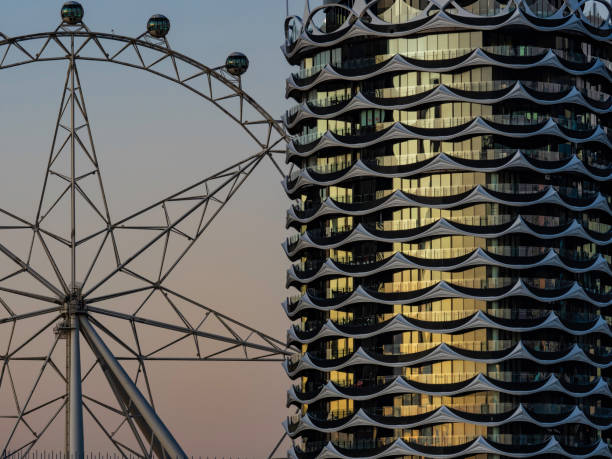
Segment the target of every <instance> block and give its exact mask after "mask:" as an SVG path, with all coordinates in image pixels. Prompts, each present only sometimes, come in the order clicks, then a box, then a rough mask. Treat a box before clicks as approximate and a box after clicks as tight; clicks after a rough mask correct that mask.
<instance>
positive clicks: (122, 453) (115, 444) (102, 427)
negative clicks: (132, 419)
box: [83, 395, 140, 459]
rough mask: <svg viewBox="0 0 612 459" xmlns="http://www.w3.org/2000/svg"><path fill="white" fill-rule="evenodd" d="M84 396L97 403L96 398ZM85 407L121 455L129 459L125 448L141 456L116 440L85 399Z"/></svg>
mask: <svg viewBox="0 0 612 459" xmlns="http://www.w3.org/2000/svg"><path fill="white" fill-rule="evenodd" d="M83 398H87V400H91V401H93V402H94V403H97V402H96V401H95V400H93V399H91V398H89V397H85V395H83ZM83 408H85V411H86V412H87V413H88V414H89V416H91V418H92V419H93V421H94V422H95V423H96V425H97V426H98V428H99V429H100V430H101V431H102V432H103V433H104V436H105V437H106V438H107V439H108V440H109V441H110V442H111V443H112V444H113V445H114V446H115V448H116V449H117V452H118V453H119V454H120V455H121V457H123V458H124V459H128V456H127V455H126V454H125V453H124V452H123V448H125V449H126V450H128V451H129V452H130V454H134V455H135V456H140V455H139V454H138V453H136V452H135V451H132V450H131V449H130V448H128V447H126V446H125V445H122V444H121V443H120V442H118V441H117V440H115V439H114V438H113V436H112V435H111V433H110V432H109V431H108V429H107V428H106V427H105V426H104V424H103V423H102V422H101V421H100V419H98V417H97V416H96V415H95V414H94V412H93V411H92V410H91V408H89V405H88V404H87V403H85V402H84V401H83ZM118 414H123V412H118Z"/></svg>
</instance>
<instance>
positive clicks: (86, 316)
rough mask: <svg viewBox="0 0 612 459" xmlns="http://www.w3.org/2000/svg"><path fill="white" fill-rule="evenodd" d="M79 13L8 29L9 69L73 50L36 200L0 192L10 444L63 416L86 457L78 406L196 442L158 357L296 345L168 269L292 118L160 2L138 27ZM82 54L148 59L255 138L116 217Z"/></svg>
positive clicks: (2, 59)
mask: <svg viewBox="0 0 612 459" xmlns="http://www.w3.org/2000/svg"><path fill="white" fill-rule="evenodd" d="M83 15H84V10H83V7H82V6H81V5H80V4H79V3H77V2H67V3H65V4H64V5H63V7H62V9H61V19H62V20H61V24H60V25H59V26H58V27H57V28H56V29H55V30H53V31H51V32H45V33H37V34H30V35H23V36H18V37H7V36H5V35H4V34H2V33H0V70H4V69H8V68H12V67H16V66H23V65H26V64H34V63H42V62H52V61H65V62H66V64H67V69H66V75H65V79H64V86H63V89H62V91H61V101H60V104H59V109H58V115H57V120H56V125H55V129H54V135H53V139H52V141H51V148H50V153H49V155H48V161H47V162H46V164H45V173H44V175H43V180H42V184H41V194H40V199H39V200H38V203H37V205H36V208H35V209H33V212H32V214H31V215H17V214H16V213H15V212H12V211H9V210H7V209H5V208H3V207H2V206H1V205H0V235H5V234H6V235H7V236H6V237H4V238H0V259H1V260H2V262H1V263H0V393H2V391H4V392H5V393H8V394H10V395H11V397H9V398H11V399H12V400H11V403H10V406H7V405H8V404H0V410H3V411H4V412H0V420H1V421H2V422H4V424H2V427H1V428H0V451H1V453H0V457H2V458H6V457H16V456H24V455H27V454H28V453H30V452H31V451H34V450H33V448H35V447H36V446H37V444H38V442H39V441H40V440H41V439H42V438H43V437H44V436H45V433H47V432H48V431H49V429H50V427H51V426H53V425H54V423H55V424H56V423H61V422H65V442H66V444H65V452H66V455H67V457H76V458H78V457H83V455H84V452H85V447H86V445H85V444H84V439H83V432H84V429H83V425H84V419H87V420H88V421H87V422H89V423H91V424H92V425H94V426H96V427H97V428H98V429H99V432H101V434H102V435H103V436H104V437H105V438H106V439H107V440H108V442H109V444H110V445H112V447H113V448H114V452H115V453H116V454H118V455H119V456H121V457H134V456H136V457H153V456H156V457H172V458H182V457H187V455H186V454H185V452H184V451H183V449H182V448H181V446H180V445H179V444H178V443H177V441H176V440H175V438H174V437H173V435H172V434H171V428H170V427H171V426H166V425H165V424H164V423H163V421H162V420H161V418H160V417H159V415H158V414H157V412H156V410H155V408H154V407H155V405H154V397H153V392H152V390H151V381H150V373H149V372H147V365H148V364H149V363H150V362H152V361H157V362H160V361H161V362H164V361H196V362H206V361H261V362H275V361H279V360H283V359H284V357H285V356H287V355H290V354H292V353H293V351H292V350H291V349H289V348H288V347H287V346H286V344H285V343H284V342H282V341H280V340H277V339H275V338H273V337H271V336H268V335H266V334H264V333H262V332H260V331H258V330H257V329H255V328H253V327H250V326H248V325H245V324H243V323H241V322H239V321H238V320H235V319H232V318H230V317H228V316H226V315H224V314H222V313H219V312H217V311H215V310H214V309H212V308H211V307H209V306H207V305H204V304H202V303H201V302H199V301H198V300H196V299H192V298H189V297H188V296H186V295H184V294H182V293H181V292H179V291H176V290H175V289H172V288H171V287H169V286H168V282H167V279H168V276H169V275H170V274H171V273H172V272H174V271H175V269H176V268H177V266H178V265H179V263H180V262H181V260H183V258H184V257H185V255H186V254H187V253H188V252H189V250H190V249H192V247H193V246H194V244H195V243H196V242H197V241H198V239H199V238H200V237H201V236H202V235H203V233H204V232H206V230H207V228H209V226H210V225H211V223H212V222H213V220H214V219H215V218H216V217H217V216H218V215H219V213H220V212H221V211H222V210H223V209H224V208H225V206H227V204H228V203H229V202H230V201H231V200H232V198H233V197H234V196H235V195H236V193H237V192H238V190H239V189H240V187H241V186H242V185H243V184H244V183H245V181H246V180H247V179H248V178H249V176H250V175H251V174H252V173H253V171H254V170H255V169H256V168H257V167H258V166H259V165H260V164H262V163H264V162H267V161H269V160H271V161H272V164H273V165H274V166H275V167H276V169H278V171H279V173H280V174H281V175H283V171H282V169H281V168H280V167H279V165H278V163H277V162H276V160H275V158H274V156H275V155H276V154H283V153H284V152H285V149H284V147H285V145H284V144H285V142H286V137H285V132H284V130H283V128H282V126H281V125H280V123H279V122H277V121H276V120H275V119H274V118H272V117H271V116H270V115H269V114H268V113H267V112H266V111H265V110H264V109H263V108H262V107H261V106H260V105H259V104H258V103H257V102H256V101H255V100H254V99H253V98H252V97H250V96H249V95H248V94H247V93H246V92H245V91H244V90H243V89H242V84H241V77H242V75H243V74H244V73H245V72H246V70H247V68H248V65H249V61H248V59H247V57H246V56H245V55H243V54H241V53H233V54H231V55H230V56H229V57H228V58H227V61H226V63H225V65H223V66H220V67H214V68H212V67H208V66H206V65H204V64H202V63H200V62H198V61H197V60H195V59H192V58H190V57H188V56H186V55H184V54H181V53H179V52H176V51H174V50H173V49H172V48H171V47H170V44H169V42H168V40H167V34H168V32H169V30H170V21H169V20H168V19H167V18H166V17H164V16H161V15H156V16H153V17H151V19H150V20H149V21H148V23H147V30H146V32H145V33H143V34H142V35H140V36H138V37H136V38H130V37H125V36H121V35H117V34H114V33H98V32H93V31H91V30H90V29H89V28H88V27H87V26H86V25H85V23H84V22H83ZM84 61H97V62H107V63H114V64H119V65H122V66H126V67H131V68H135V69H140V70H143V71H146V72H148V73H150V74H153V75H156V76H158V77H161V78H163V79H165V80H167V81H168V82H172V83H174V84H177V85H180V86H182V87H184V88H185V89H186V90H188V91H190V93H191V94H193V96H195V97H198V98H200V99H202V100H203V101H205V102H207V103H210V104H212V105H214V106H215V107H216V108H217V109H218V110H220V111H221V112H222V113H223V114H224V115H225V116H226V117H228V118H229V119H231V120H232V121H233V122H234V123H235V124H236V125H237V126H239V127H240V128H241V129H242V130H243V131H244V132H245V133H246V135H247V136H248V138H249V139H250V141H251V144H252V145H253V151H252V152H251V154H250V155H249V156H247V157H246V158H245V159H243V160H241V161H239V162H238V163H236V164H233V165H231V166H229V167H227V168H225V169H223V170H221V171H219V172H217V173H215V174H212V175H210V176H209V177H206V178H204V179H202V180H200V181H198V182H197V183H194V184H192V185H190V186H188V187H185V188H183V189H181V190H179V191H177V192H176V193H173V194H171V195H170V196H167V197H166V198H164V199H162V200H160V201H158V202H155V203H152V204H151V205H148V206H146V207H145V208H143V209H140V210H137V211H135V212H133V213H131V214H130V215H128V216H125V217H121V218H117V217H116V216H115V215H113V214H112V213H111V211H110V206H109V202H108V199H107V193H106V192H105V188H104V182H103V177H102V174H101V167H100V162H99V157H98V154H97V152H96V148H95V144H94V139H93V136H92V128H91V123H90V119H89V117H88V114H87V108H86V103H85V102H86V101H85V96H84V89H83V86H82V81H81V78H80V77H79V70H78V65H79V64H80V63H81V62H84ZM25 240H27V244H21V245H20V244H17V243H15V244H11V242H16V241H21V242H23V241H25ZM23 245H25V246H26V247H25V248H24V247H21V246H23ZM86 355H87V356H88V357H86ZM24 367H27V368H28V369H29V370H30V373H31V374H32V377H31V378H30V379H29V380H28V381H26V382H27V384H26V386H27V387H23V385H24V384H23V382H24V381H23V380H21V382H17V379H16V377H15V375H16V373H18V371H19V369H20V368H24ZM130 368H131V370H130ZM93 375H97V376H93ZM93 379H95V380H96V381H98V383H99V381H100V380H103V381H104V386H105V388H106V392H105V394H106V396H108V399H103V397H102V395H100V394H99V391H98V390H97V389H96V390H94V391H91V390H90V389H89V383H90V382H91V381H92V380H93ZM18 386H19V387H18Z"/></svg>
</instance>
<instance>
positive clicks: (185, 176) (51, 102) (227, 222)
mask: <svg viewBox="0 0 612 459" xmlns="http://www.w3.org/2000/svg"><path fill="white" fill-rule="evenodd" d="M61 3H62V2H61V1H54V0H21V1H19V2H15V1H12V2H8V1H5V2H2V13H1V15H0V31H1V32H3V33H4V34H6V35H8V36H15V35H22V34H26V33H33V32H41V31H48V30H52V29H54V28H55V27H56V26H57V25H58V23H59V8H60V6H61ZM82 3H83V5H84V7H85V22H86V24H87V25H88V26H89V28H90V29H92V30H95V31H101V32H110V31H112V30H114V31H115V32H116V33H118V34H122V35H128V36H137V35H139V34H140V33H142V31H143V30H144V28H145V24H146V20H147V19H148V17H149V16H150V15H152V14H155V13H162V14H165V15H166V16H168V17H169V18H170V19H171V21H172V29H171V32H170V35H169V40H170V43H171V45H172V47H173V48H174V49H176V50H178V51H180V52H182V53H184V54H187V55H189V56H191V57H193V58H195V59H197V60H199V61H201V62H203V63H205V64H207V65H208V66H210V67H215V66H217V65H221V64H222V63H223V62H224V60H225V57H226V55H227V54H229V53H230V52H232V51H236V50H240V51H242V52H244V53H245V54H247V55H248V56H249V58H250V60H251V67H250V69H249V72H248V74H247V76H246V79H245V80H244V87H245V88H246V90H247V91H248V92H249V93H250V94H251V95H253V96H254V97H255V99H257V100H258V101H259V102H260V103H261V104H262V105H263V106H264V107H265V108H266V109H267V110H268V111H269V112H270V113H271V114H272V115H274V116H276V117H279V116H280V114H281V113H282V111H283V110H285V109H286V108H287V107H288V103H287V102H286V101H285V100H284V79H285V77H286V76H287V74H288V72H289V71H290V68H289V66H288V65H287V64H286V63H285V61H284V58H283V56H282V53H281V51H280V49H279V46H280V45H281V43H282V41H283V20H284V17H285V1H284V0H265V1H259V2H252V1H248V0H223V1H210V0H199V1H196V0H174V1H172V2H169V1H167V0H166V1H161V0H129V1H125V0H122V1H119V0H104V1H101V0H82ZM293 3H294V4H295V3H298V4H301V1H297V0H293ZM79 69H80V73H81V80H82V83H83V87H84V90H85V97H86V99H87V103H88V110H89V116H90V120H91V122H92V125H93V135H94V139H95V141H96V147H97V150H98V157H99V158H100V162H101V165H102V170H103V174H104V179H105V184H106V187H107V191H108V194H109V199H110V201H111V210H113V212H114V213H115V215H123V214H125V213H127V212H128V211H129V210H135V209H138V208H139V207H142V206H143V205H145V204H146V203H150V202H153V201H154V200H156V199H158V198H161V197H163V196H164V195H166V194H168V193H169V192H171V191H174V190H178V189H179V188H180V187H181V186H183V185H188V184H190V183H192V182H195V181H196V180H197V179H199V178H203V177H205V176H206V175H208V174H209V173H211V172H214V171H216V170H219V169H221V168H222V167H224V166H225V165H229V164H231V163H233V162H235V161H237V160H238V159H240V158H243V157H245V156H247V155H248V154H250V153H253V151H251V150H250V147H251V144H250V143H249V142H247V141H246V140H245V139H244V136H243V135H242V134H241V133H239V132H238V131H237V129H236V127H235V126H234V125H233V124H232V123H231V122H230V121H228V120H226V119H224V118H223V117H220V116H219V113H218V112H217V111H215V110H214V109H212V108H211V107H209V106H207V105H206V104H205V102H203V101H202V100H199V99H198V98H196V97H194V96H193V95H192V94H190V93H188V92H187V91H186V90H184V89H183V88H180V87H175V86H173V85H172V84H170V83H168V82H166V81H162V80H161V79H159V78H155V77H153V76H151V75H148V74H145V73H144V72H139V71H136V70H131V69H125V68H122V67H118V66H113V65H111V64H89V65H81V66H80V68H79ZM64 72H65V64H64V63H61V64H35V65H30V66H25V67H20V68H18V69H14V70H9V71H3V72H0V126H1V127H0V139H1V140H0V153H1V154H2V165H3V166H2V167H0V203H1V205H2V206H4V207H10V208H14V209H19V210H22V211H23V212H21V213H22V214H28V213H31V212H33V210H34V203H35V200H36V196H37V194H38V193H39V190H40V184H41V179H42V176H43V172H44V169H43V167H44V164H45V161H46V156H47V155H48V150H49V146H50V141H51V133H52V130H53V127H54V118H55V116H56V112H57V106H58V103H59V98H60V96H61V86H62V83H63V77H64ZM288 205H289V201H288V199H287V198H286V196H285V195H284V193H283V190H282V188H281V186H280V178H279V175H278V173H277V172H276V171H275V170H274V169H273V168H272V166H271V164H269V163H266V164H263V165H262V166H260V168H259V169H258V170H257V171H256V173H255V174H254V176H253V177H252V178H251V179H250V180H249V182H248V183H247V184H246V185H245V187H244V188H243V189H242V190H241V191H240V194H239V196H237V198H236V199H235V201H234V202H233V203H232V204H231V205H230V206H229V208H227V209H226V210H225V211H224V213H223V214H222V215H221V216H220V217H219V218H218V219H217V220H216V221H215V223H214V225H213V227H212V228H211V230H210V231H209V232H208V234H206V235H205V236H204V237H203V239H202V240H201V241H200V244H199V245H198V246H197V248H196V249H194V250H193V252H191V254H190V256H188V257H187V259H186V260H185V262H184V263H183V266H182V268H181V269H180V271H179V273H178V277H176V276H175V282H174V285H175V286H178V287H180V289H181V291H182V292H184V293H186V294H187V295H188V296H191V297H193V298H196V299H198V300H200V301H202V302H203V303H206V304H208V305H210V306H212V307H214V308H216V309H218V310H220V311H223V312H224V313H226V314H228V315H231V316H234V317H236V318H239V319H240V320H243V321H244V322H247V323H249V324H251V325H253V326H254V327H256V328H259V329H261V330H262V331H264V332H266V333H268V334H270V335H273V336H275V337H278V338H280V339H284V336H285V331H286V328H287V326H288V321H287V319H286V318H285V316H284V313H283V311H282V309H281V307H280V302H281V301H282V300H283V298H284V297H285V296H286V295H287V292H286V290H285V288H284V281H285V270H286V268H287V267H288V260H287V259H286V257H285V255H284V252H283V251H282V248H281V247H280V243H281V242H282V241H283V240H284V238H285V237H286V236H287V234H288V232H287V231H286V230H285V229H284V220H285V209H286V208H287V206H288ZM151 371H152V373H153V380H154V382H153V386H154V387H153V389H154V391H155V392H156V394H157V408H158V411H159V412H160V413H161V415H162V417H163V419H164V420H165V422H166V423H167V424H168V425H169V427H170V428H171V430H172V431H173V432H174V433H175V436H176V437H177V439H178V441H179V442H180V443H181V444H182V445H183V447H184V449H185V450H186V451H187V452H188V453H190V454H193V455H195V456H211V457H214V456H217V457H222V456H225V457H230V456H231V457H238V456H239V457H267V454H268V453H269V451H270V450H271V448H272V446H273V445H274V444H275V443H276V441H277V440H278V439H279V438H280V436H281V434H282V427H281V425H280V423H281V421H282V420H283V419H284V417H285V416H286V415H287V413H288V412H289V411H288V410H287V409H286V408H285V399H286V389H287V388H288V386H289V380H288V378H287V377H286V375H285V373H284V371H283V370H282V369H281V367H280V364H274V363H245V364H208V363H204V364H175V365H168V364H164V365H158V366H157V367H155V368H154V369H153V370H151ZM61 444H62V439H61V438H59V437H58V436H57V434H54V435H51V437H50V438H45V440H44V442H43V446H44V447H46V448H56V449H59V448H60V445H61ZM86 444H87V449H90V450H94V451H98V450H100V449H102V448H103V446H102V445H104V443H103V442H102V439H101V438H99V437H98V436H97V434H95V435H94V434H90V435H87V437H86ZM103 451H104V450H103Z"/></svg>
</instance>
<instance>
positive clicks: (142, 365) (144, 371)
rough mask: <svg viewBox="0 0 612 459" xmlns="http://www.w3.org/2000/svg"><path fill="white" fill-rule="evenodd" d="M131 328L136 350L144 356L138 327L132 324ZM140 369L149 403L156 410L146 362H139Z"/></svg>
mask: <svg viewBox="0 0 612 459" xmlns="http://www.w3.org/2000/svg"><path fill="white" fill-rule="evenodd" d="M130 327H131V329H132V334H133V335H134V342H135V343H136V349H137V350H138V355H142V347H141V346H140V338H139V336H138V330H137V329H136V325H135V323H134V322H130ZM139 368H141V369H142V375H143V378H144V380H145V386H146V388H147V395H148V397H149V403H150V404H151V407H152V408H153V409H155V400H154V399H153V391H152V390H151V381H150V380H149V374H148V372H147V367H146V365H145V362H144V360H142V359H141V360H140V361H139Z"/></svg>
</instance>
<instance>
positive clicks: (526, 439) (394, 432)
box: [283, 0, 612, 459]
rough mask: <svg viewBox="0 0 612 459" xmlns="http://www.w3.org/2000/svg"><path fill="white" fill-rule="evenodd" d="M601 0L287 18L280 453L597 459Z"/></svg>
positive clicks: (603, 175) (373, 7)
mask: <svg viewBox="0 0 612 459" xmlns="http://www.w3.org/2000/svg"><path fill="white" fill-rule="evenodd" d="M319 3H321V2H319ZM610 9H611V7H610V5H609V4H608V3H605V2H604V1H603V0H602V1H601V2H600V1H594V0H588V1H586V2H584V1H583V2H578V1H575V0H565V1H563V0H508V1H506V0H500V1H499V2H498V1H497V0H454V1H438V0H374V1H372V0H369V1H365V0H354V1H353V0H338V1H329V0H327V1H324V2H322V4H321V5H320V6H315V5H310V6H308V5H307V7H306V9H305V13H304V14H303V15H302V16H301V17H297V16H292V17H289V18H288V19H287V22H286V24H285V31H286V37H287V41H286V43H285V46H284V47H283V51H284V53H285V55H286V58H287V60H288V62H289V63H290V64H293V65H295V66H299V69H298V70H297V72H296V73H294V74H292V75H290V76H289V78H288V80H287V97H288V98H290V99H294V100H295V101H296V106H295V109H292V110H291V111H289V112H288V113H287V114H286V119H285V122H286V127H287V130H288V132H289V133H290V134H292V136H293V141H292V142H291V144H290V145H289V148H288V154H287V160H288V162H289V163H292V164H293V165H294V168H293V173H292V174H291V175H290V176H289V177H288V178H287V180H286V182H285V185H286V190H287V193H288V195H289V196H290V197H291V198H292V199H294V200H295V202H294V205H293V206H292V207H291V208H290V209H289V212H288V214H287V226H288V227H290V228H294V229H295V230H296V231H297V234H296V235H295V236H294V237H292V238H290V239H289V240H288V241H287V242H286V244H285V249H286V252H287V254H288V256H289V258H290V259H291V260H292V261H294V262H295V263H297V264H295V265H293V267H292V268H291V269H290V270H289V272H288V278H287V283H288V285H289V286H291V287H295V288H296V289H297V290H298V291H299V293H298V295H296V296H294V297H292V298H289V299H288V300H287V302H286V303H285V304H284V307H285V310H286V312H287V314H288V315H289V317H290V318H291V319H292V320H293V321H294V324H295V325H294V326H293V327H292V328H291V329H290V330H289V333H288V339H289V341H290V342H291V343H294V344H297V345H299V346H300V347H301V350H302V353H301V355H299V356H298V357H299V359H292V360H290V361H287V362H286V370H287V372H288V374H289V376H290V377H291V379H292V380H293V384H294V385H293V386H292V387H291V389H290V390H289V393H288V404H289V405H291V406H295V407H297V409H298V410H299V414H297V415H295V416H293V417H291V418H289V419H288V421H287V425H286V427H287V430H288V432H289V434H290V436H291V437H292V438H294V439H295V447H294V448H293V449H292V450H291V451H290V455H291V457H294V458H299V459H306V458H315V457H321V458H323V457H325V458H353V457H375V458H379V457H381V458H382V457H404V458H416V457H428V458H451V457H461V458H501V457H536V456H537V457H563V456H565V457H572V458H586V457H612V454H611V451H610V449H609V447H608V442H609V439H610V437H611V436H612V435H611V434H610V433H606V431H607V430H608V429H609V428H610V427H612V392H611V389H610V385H609V382H610V377H611V376H612V370H610V367H611V366H612V330H611V328H610V325H609V324H610V323H612V308H611V307H610V305H612V292H611V285H612V270H611V268H610V262H611V257H610V254H611V251H610V244H611V243H612V231H611V228H612V227H611V224H612V208H611V202H612V201H611V186H610V184H611V181H610V179H611V177H612V163H611V160H612V150H611V148H612V143H611V136H609V134H608V129H609V127H608V126H609V125H610V123H611V117H610V111H611V109H610V107H611V106H612V99H610V94H611V91H612V72H611V69H612V45H611V37H612V28H611V21H610Z"/></svg>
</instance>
